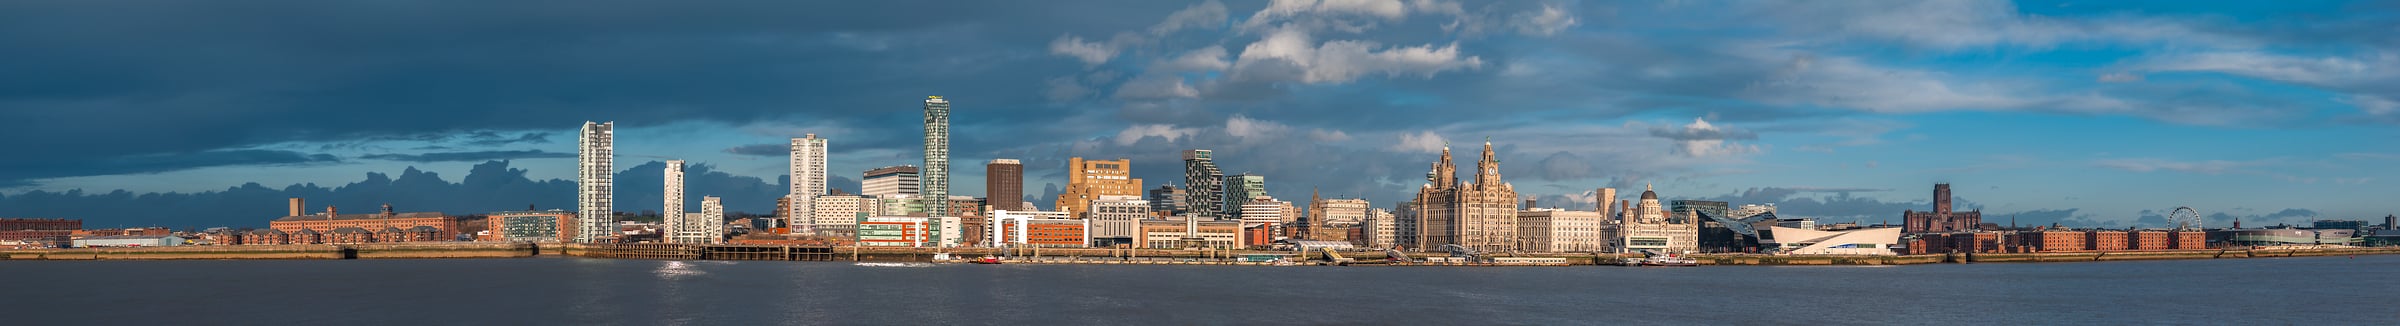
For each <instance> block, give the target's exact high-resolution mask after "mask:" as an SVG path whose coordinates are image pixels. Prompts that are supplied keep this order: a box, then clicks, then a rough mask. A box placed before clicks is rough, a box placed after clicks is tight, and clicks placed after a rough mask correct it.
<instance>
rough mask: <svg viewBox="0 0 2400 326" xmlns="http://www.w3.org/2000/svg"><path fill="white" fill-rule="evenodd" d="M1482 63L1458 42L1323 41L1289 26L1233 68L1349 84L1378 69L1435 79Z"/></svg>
mask: <svg viewBox="0 0 2400 326" xmlns="http://www.w3.org/2000/svg"><path fill="white" fill-rule="evenodd" d="M1482 66H1483V59H1482V58H1479V57H1475V56H1466V55H1461V54H1459V51H1458V44H1457V43H1451V44H1449V45H1446V46H1441V47H1435V46H1433V45H1431V44H1426V45H1420V46H1409V47H1389V48H1387V47H1384V46H1382V45H1381V44H1377V43H1375V42H1370V41H1352V40H1342V41H1329V42H1323V43H1317V42H1315V41H1314V40H1312V39H1311V38H1310V37H1309V35H1308V33H1307V32H1304V31H1300V30H1295V29H1287V30H1282V31H1277V32H1275V33H1274V34H1270V35H1268V36H1267V37H1265V38H1262V39H1260V40H1258V42H1256V43H1251V44H1250V45H1249V46H1246V47H1243V48H1242V54H1241V55H1240V56H1239V57H1238V58H1237V59H1235V60H1234V62H1233V72H1234V74H1235V76H1236V78H1244V79H1248V80H1261V81H1299V82H1304V83H1345V82H1350V81H1352V80H1356V79H1358V78H1359V77H1360V76H1362V75H1367V74H1373V73H1382V74H1384V75H1386V76H1392V77H1398V76H1424V77H1429V78H1430V77H1432V76H1433V75H1434V74H1436V73H1440V72H1443V71H1450V70H1461V69H1475V68H1480V67H1482Z"/></svg>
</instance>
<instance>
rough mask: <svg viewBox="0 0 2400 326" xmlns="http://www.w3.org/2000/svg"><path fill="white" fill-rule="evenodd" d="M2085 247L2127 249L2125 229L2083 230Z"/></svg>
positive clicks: (2087, 248) (2093, 249)
mask: <svg viewBox="0 0 2400 326" xmlns="http://www.w3.org/2000/svg"><path fill="white" fill-rule="evenodd" d="M2083 242H2084V244H2083V249H2084V250H2090V251H2121V250H2126V248H2128V247H2126V245H2125V231H2105V230H2091V231H2083Z"/></svg>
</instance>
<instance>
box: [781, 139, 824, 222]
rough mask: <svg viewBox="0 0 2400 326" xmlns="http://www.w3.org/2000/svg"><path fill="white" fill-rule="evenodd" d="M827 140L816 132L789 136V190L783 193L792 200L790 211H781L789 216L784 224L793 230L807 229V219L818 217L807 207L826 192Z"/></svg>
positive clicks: (812, 206)
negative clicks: (790, 151) (790, 143)
mask: <svg viewBox="0 0 2400 326" xmlns="http://www.w3.org/2000/svg"><path fill="white" fill-rule="evenodd" d="M826 143H827V141H826V139H824V138H817V134H808V135H807V137H801V138H792V158H791V159H792V161H791V165H792V166H791V168H792V181H791V182H792V184H791V186H792V189H791V192H790V193H787V194H785V195H784V198H788V201H790V202H791V204H790V205H789V206H787V207H789V208H791V210H789V211H785V212H783V214H784V215H783V216H785V217H786V218H788V220H786V221H785V222H784V226H785V227H787V228H790V230H791V231H792V232H793V233H801V232H806V231H808V229H809V227H810V225H809V222H811V219H812V218H814V217H815V216H817V214H816V213H814V212H812V211H810V210H811V209H815V208H816V202H815V200H816V198H817V196H823V195H825V191H826V189H827V187H826V186H825V178H826V176H825V153H826V145H827V144H826Z"/></svg>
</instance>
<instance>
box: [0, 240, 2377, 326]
mask: <svg viewBox="0 0 2400 326" xmlns="http://www.w3.org/2000/svg"><path fill="white" fill-rule="evenodd" d="M873 265H891V264H873ZM2396 271H2400V256H2362V257H2356V258H2350V257H2311V258H2269V259H2227V260H2181V261H2135V262H2100V263H2039V264H1972V265H1918V266H1825V267H1779V266H1711V267H1682V268H1670V267H1648V268H1637V267H1613V266H1576V267H1249V266H1111V265H1038V266H1037V265H929V266H918V267H908V266H862V265H858V264H852V263H847V262H839V263H837V262H725V261H655V260H608V259H584V258H559V257H542V258H523V259H462V260H254V261H231V260H229V261H0V279H4V280H6V281H0V324H5V325H111V324H129V325H130V324H159V323H171V324H197V325H316V324H349V325H400V324H410V325H566V324H577V325H594V324H596V325H776V324H858V325H946V324H1011V325H1025V324H1036V325H1055V324H1139V325H1186V324H1201V325H1223V324H1379V325H1393V324H1405V325H1419V324H1432V325H1488V324H1536V325H1564V324H1587V325H1588V324H1718V325H1724V324H1802V325H1825V324H1842V325H1849V324H1890V325H1925V324H1937V323H1938V324H1978V325H1980V324H2002V325H2028V324H2035V325H2057V324H2270V325H2293V324H2332V325H2393V324H2400V296H2395V295H2394V294H2395V293H2400V291H2395V290H2400V278H2396V277H2395V275H2396V274H2395V272H2396Z"/></svg>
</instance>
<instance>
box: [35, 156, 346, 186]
mask: <svg viewBox="0 0 2400 326" xmlns="http://www.w3.org/2000/svg"><path fill="white" fill-rule="evenodd" d="M340 161H341V159H340V158H336V157H334V156H333V155H326V154H309V153H301V152H294V151H282V150H263V149H241V150H218V151H193V152H172V153H154V154H139V155H129V156H123V157H113V158H105V159H87V160H60V159H39V160H34V159H13V160H6V161H0V185H7V184H17V185H30V184H32V181H31V180H36V179H45V178H59V177H74V176H87V175H112V174H138V173H158V172H167V171H177V170H184V169H196V168H205V167H218V166H258V165H275V164H303V163H333V162H340Z"/></svg>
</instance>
